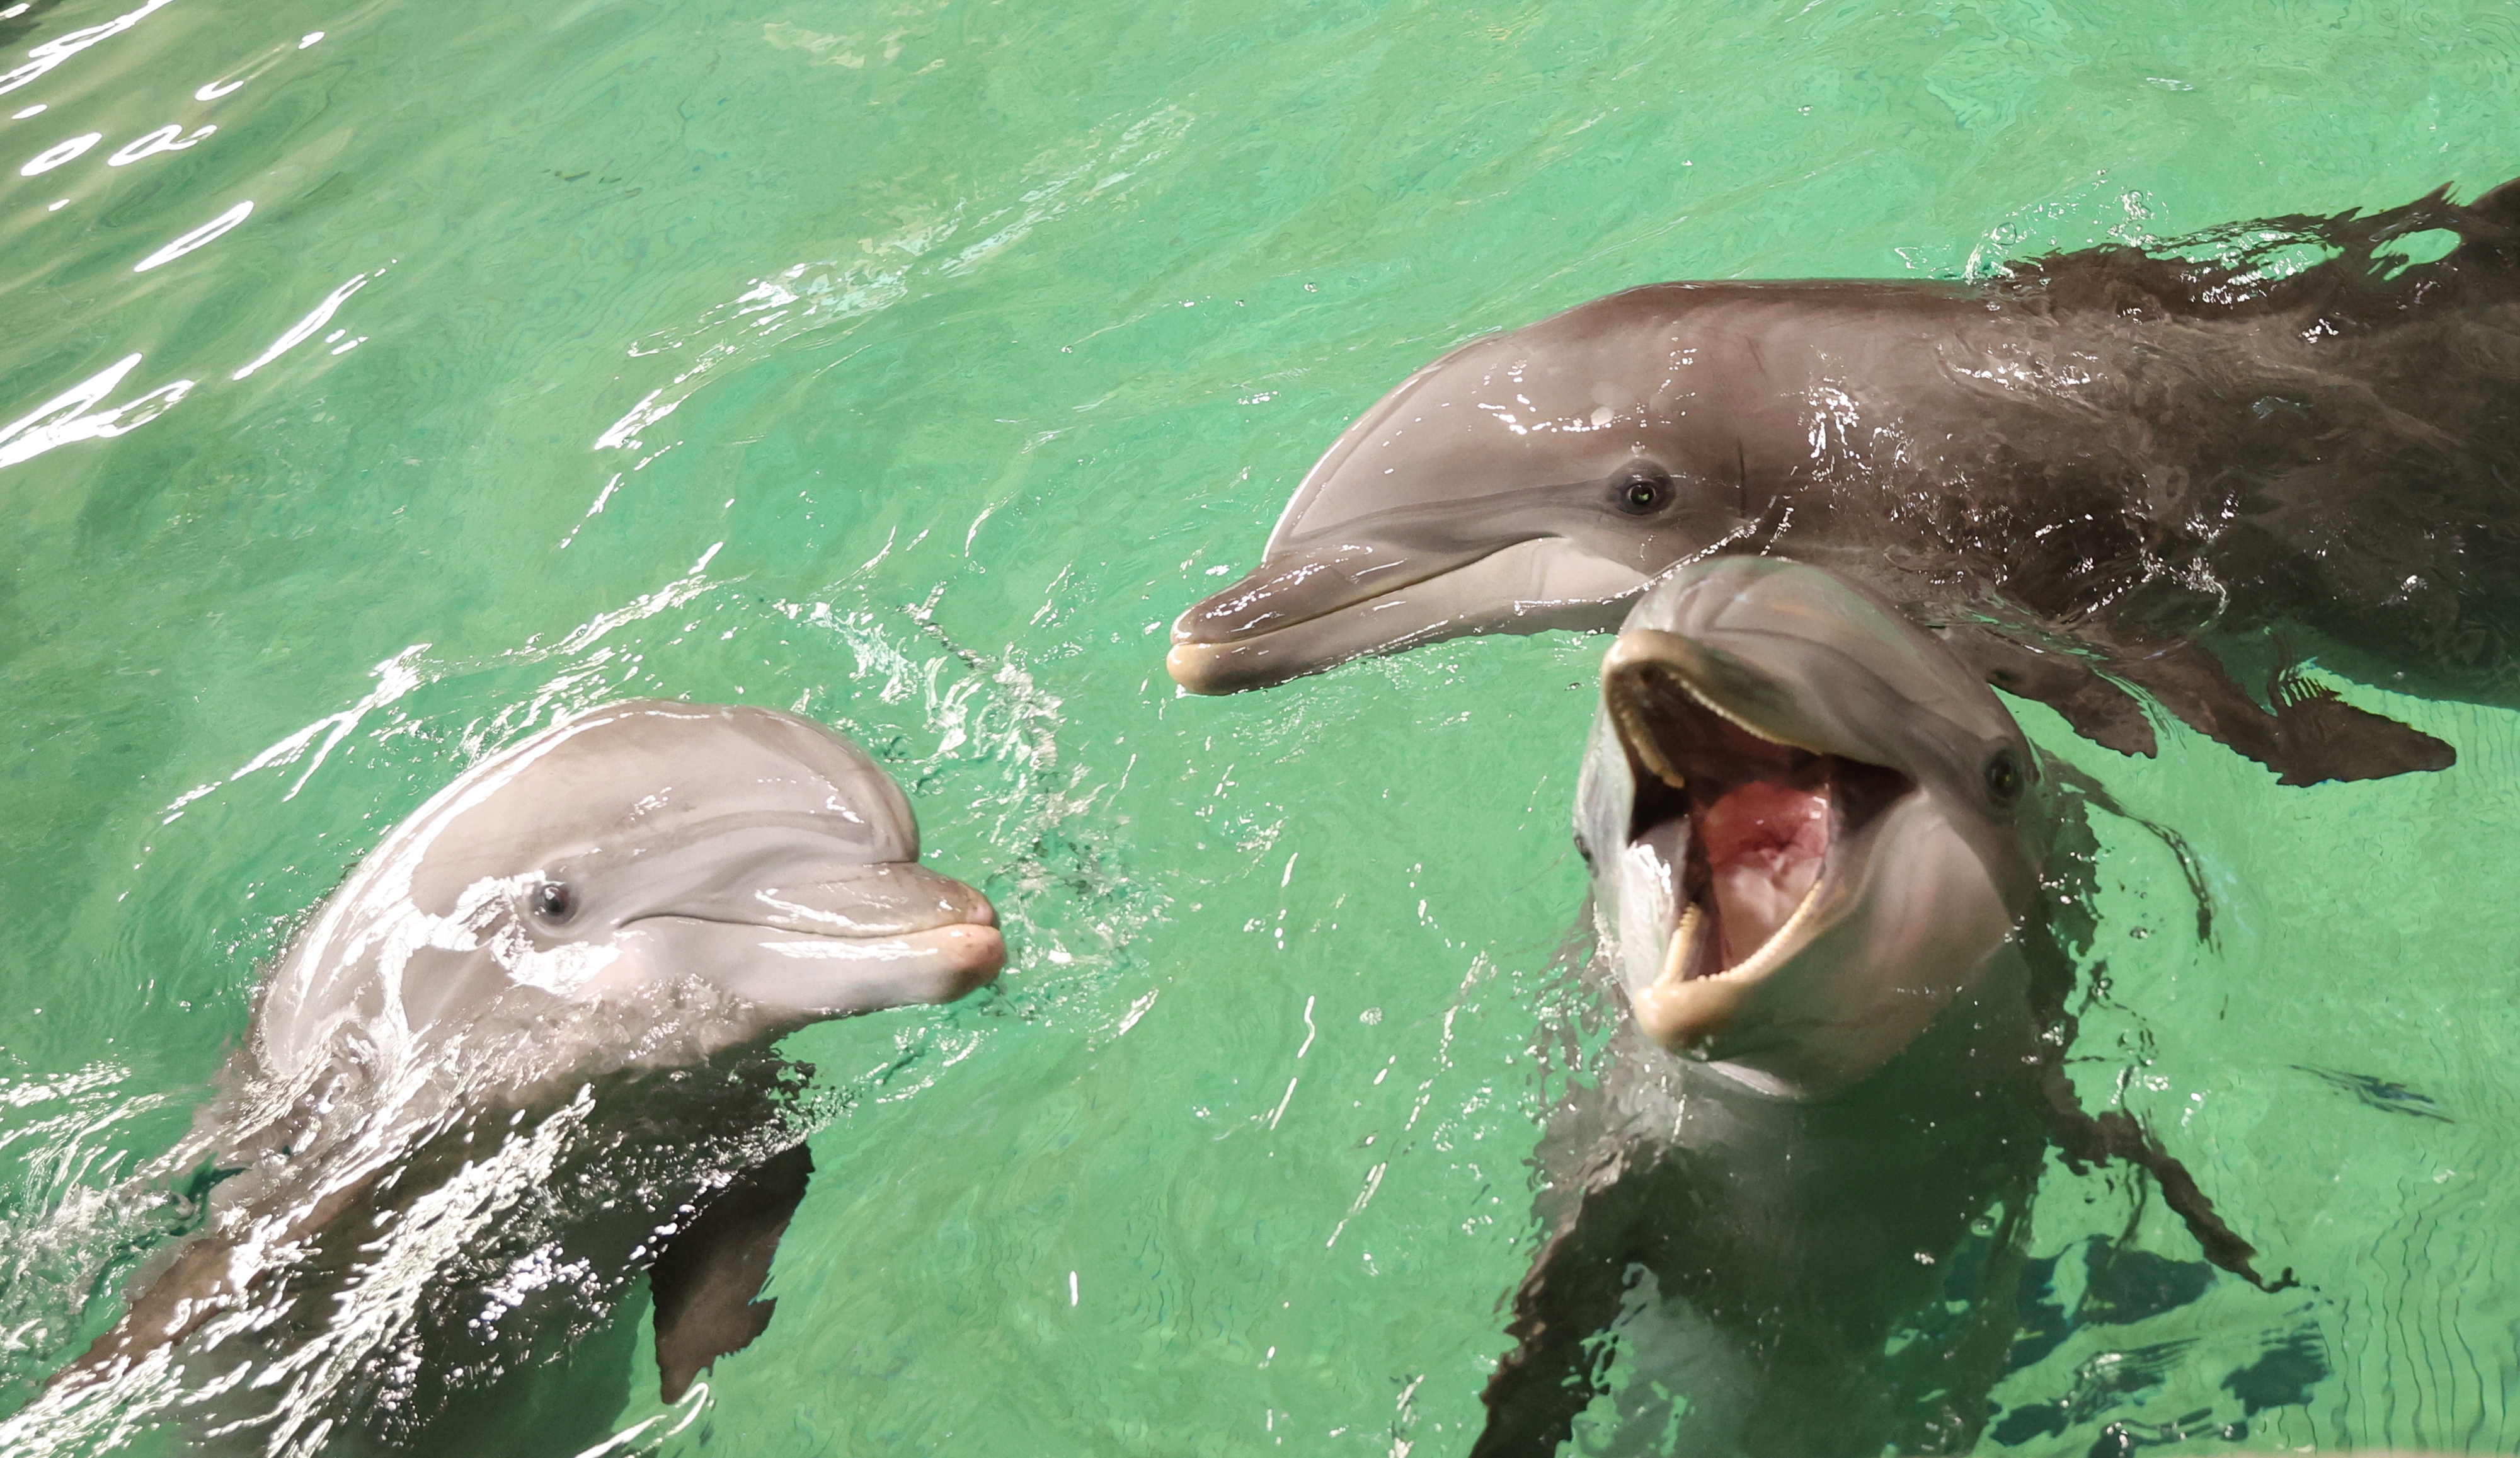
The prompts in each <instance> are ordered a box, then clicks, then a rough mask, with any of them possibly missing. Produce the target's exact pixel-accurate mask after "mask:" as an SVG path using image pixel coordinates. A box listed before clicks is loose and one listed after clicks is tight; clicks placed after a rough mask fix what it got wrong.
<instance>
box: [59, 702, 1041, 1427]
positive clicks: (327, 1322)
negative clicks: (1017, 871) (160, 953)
mask: <svg viewBox="0 0 2520 1458" xmlns="http://www.w3.org/2000/svg"><path fill="white" fill-rule="evenodd" d="M918 857H919V833H918V828H917V824H916V821H915V820H914V819H913V817H912V814H911V810H910V805H909V802H908V801H907V800H906V799H905V798H904V797H903V795H902V793H901V791H900V789H899V787H897V786H896V785H894V784H893V782H892V781H891V780H890V779H889V778H888V777H887V776H886V775H885V774H884V773H883V771H882V770H881V769H880V768H879V767H878V766H877V764H876V763H875V762H874V761H873V760H872V759H870V758H869V757H868V756H867V755H866V754H865V753H864V752H862V751H860V750H859V749H858V748H856V747H855V746H854V745H851V744H850V743H848V742H847V741H846V740H844V739H842V738H841V737H839V736H838V735H836V734H834V733H832V731H830V730H828V729H825V728H823V727H822V726H820V725H817V724H814V723H812V722H810V721H808V720H805V719H802V718H798V717H796V716H794V715H792V714H787V713H780V712H775V711H772V710H769V709H763V708H754V707H729V706H711V705H696V704H680V703H669V702H661V701H634V702H624V703H617V704H612V705H607V706H603V707H600V708H595V709H591V710H588V711H586V712H584V713H581V714H578V715H576V716H574V717H572V718H569V719H568V720H566V721H565V722H562V723H561V724H558V725H556V726H554V727H552V728H550V729H547V730H544V731H543V732H541V733H539V734H536V735H534V736H533V737H531V738H530V739H527V740H525V741H524V742H522V743H520V744H518V745H516V746H515V747H513V748H511V749H509V750H507V751H505V752H501V753H498V754H496V755H494V756H492V757H491V758H489V759H487V760H485V761H483V762H481V763H479V764H477V765H475V766H473V767H472V769H470V770H468V771H466V772H465V773H464V774H463V775H461V776H460V777H458V778H457V779H456V780H455V781H454V782H453V783H452V784H450V785H448V786H447V787H446V788H445V789H443V790H441V791H439V792H438V793H437V794H436V795H435V796H434V797H431V798H430V799H429V800H428V801H427V803H426V804H424V805H423V806H421V808H420V809H419V810H417V811H416V812H414V813H413V815H412V816H411V817H410V818H409V819H408V820H406V821H405V822H403V823H402V824H401V825H400V826H398V827H397V828H396V829H395V830H394V831H392V832H391V833H390V834H389V835H387V836H386V837H385V839H384V841H383V842H382V843H381V844H379V845H378V847H377V848H376V849H375V851H374V852H372V853H371V854H370V855H369V856H368V857H367V858H366V859H365V861H364V862H362V863H361V864H360V865H359V866H358V867H357V868H356V869H355V870H354V871H353V872H352V873H351V874H350V876H349V877H348V878H347V879H346V880H345V881H344V882H343V884H342V885H341V886H340V887H339V888H337V890H336V891H335V892H334V893H333V894H332V895H331V896H330V897H328V898H327V899H326V900H325V901H324V902H323V903H322V904H321V905H320V906H319V907H318V908H317V909H316V910H315V912H314V913H313V915H312V916H311V918H310V919H309V920H308V921H307V923H306V924H305V925H304V926H303V928H302V929H301V930H300V931H299V933H298V934H297V935H296V936H295V938H294V939H293V942H292V943H291V944H290V946H289V947H288V949H287V950H286V951H285V952H284V953H283V955H282V956H281V958H280V959H279V961H278V962H277V963H276V964H275V965H274V966H273V968H272V969H271V971H270V973H269V974H268V976H267V977H266V979H265V980H264V981H263V983H262V985H261V987H260V989H259V992H258V994H257V996H256V999H255V1003H254V1009H253V1015H252V1019H251V1023H250V1026H249V1028H248V1032H247V1035H246V1038H245V1041H244V1044H243V1046H242V1047H241V1048H240V1049H239V1051H238V1053H237V1054H236V1056H235V1058H234V1059H233V1060H232V1061H231V1066H230V1068H229V1070H228V1071H227V1072H226V1073H225V1074H224V1075H223V1077H222V1080H221V1083H222V1088H221V1091H220V1093H219V1095H218V1096H217V1097H216V1098H215V1099H214V1100H213V1101H212V1102H211V1103H209V1104H208V1105H207V1106H205V1107H204V1108H203V1110H202V1111H201V1112H200V1114H199V1115H198V1116H196V1119H195V1124H194V1129H193V1132H192V1134H191V1135H190V1136H189V1137H187V1138H186V1139H185V1140H184V1141H182V1142H181V1143H180V1144H179V1145H178V1146H177V1148H175V1149H174V1150H173V1151H172V1152H170V1153H169V1154H167V1155H166V1156H164V1157H163V1158H162V1159H160V1160H158V1162H156V1164H155V1166H154V1168H153V1170H152V1171H150V1176H151V1177H153V1178H154V1179H155V1180H156V1182H157V1183H158V1186H159V1187H160V1188H162V1187H164V1186H166V1185H169V1184H173V1185H181V1184H182V1183H183V1182H184V1180H185V1178H186V1176H187V1173H188V1172H193V1182H194V1184H195V1185H197V1186H198V1185H201V1184H203V1183H211V1184H212V1188H210V1189H209V1190H208V1191H207V1194H206V1198H205V1199H203V1200H202V1201H201V1203H200V1207H199V1208H198V1209H196V1211H195V1212H194V1214H193V1217H192V1220H191V1224H192V1225H193V1226H195V1227H196V1231H197V1233H194V1234H192V1235H191V1236H190V1238H189V1239H188V1240H186V1241H184V1242H182V1243H181V1244H180V1245H177V1246H175V1247H174V1248H173V1249H171V1250H169V1251H166V1252H164V1253H161V1254H160V1256H159V1257H158V1259H157V1260H155V1261H154V1262H152V1263H151V1265H149V1266H147V1267H144V1269H143V1272H142V1274H141V1276H140V1278H139V1279H138V1280H136V1281H135V1283H134V1288H133V1289H134V1292H135V1294H134V1296H133V1297H132V1299H131V1301H130V1303H129V1308H128V1310H127V1312H126V1313H125V1314H124V1315H123V1317H122V1318H121V1320H120V1321H119V1322H117V1323H116V1324H115V1325H114V1327H113V1328H112V1330H111V1331H109V1332H107V1333H106V1334H105V1335H104V1336H102V1337H100V1338H98V1339H97V1341H96V1343H95V1344H94V1346H93V1347H92V1348H91V1349H90V1350H89V1351H88V1353H87V1355H86V1356H84V1357H82V1358H81V1359H80V1360H79V1361H78V1362H77V1363H75V1364H73V1365H72V1366H71V1368H70V1369H68V1370H67V1371H66V1372H65V1373H64V1374H63V1375H62V1376H61V1377H59V1378H57V1379H56V1381H55V1383H54V1385H53V1389H52V1390H50V1391H48V1392H47V1393H46V1394H45V1395H44V1398H43V1399H40V1400H39V1403H38V1404H37V1405H38V1406H42V1405H44V1404H45V1403H52V1404H54V1405H55V1406H56V1408H59V1409H83V1410H86V1411H88V1412H90V1413H93V1412H95V1411H97V1410H99V1409H101V1408H106V1407H129V1406H132V1405H133V1404H138V1405H139V1406H141V1407H143V1408H146V1407H147V1406H149V1405H150V1404H152V1403H158V1404H159V1405H162V1404H163V1403H164V1402H166V1401H174V1400H180V1401H182V1402H183V1403H185V1404H187V1405H192V1404H196V1403H198V1402H199V1401H201V1400H203V1399H202V1397H201V1395H200V1391H201V1390H203V1389H205V1388H206V1389H207V1390H212V1392H213V1395H216V1394H217V1393H218V1392H221V1391H224V1389H222V1388H221V1387H220V1384H221V1383H224V1384H226V1386H227V1387H230V1388H234V1387H236V1384H237V1382H238V1380H239V1379H238V1378H237V1377H231V1376H227V1375H226V1374H229V1373H231V1372H232V1371H233V1372H237V1373H239V1374H242V1373H243V1372H244V1371H246V1370H248V1369H250V1370H252V1371H253V1372H254V1374H255V1375H254V1380H253V1381H251V1382H248V1383H246V1384H245V1385H244V1387H243V1388H240V1389H238V1392H239V1394H243V1393H245V1392H248V1391H250V1390H260V1389H268V1390H271V1391H272V1392H273V1393H274V1398H273V1400H272V1401H271V1402H270V1403H269V1404H268V1407H267V1410H265V1411H262V1412H260V1413H259V1414H257V1415H256V1416H255V1417H254V1419H253V1421H252V1422H251V1423H240V1422H238V1421H237V1420H236V1419H234V1416H233V1414H232V1413H231V1412H230V1411H229V1408H228V1407H220V1406H218V1405H217V1404H213V1406H214V1410H216V1411H217V1412H218V1413H219V1414H220V1416H221V1417H222V1418H223V1419H226V1420H228V1421H230V1422H231V1424H232V1425H234V1426H240V1427H248V1428H250V1427H253V1426H255V1425H256V1424H259V1425H265V1426H267V1428H268V1432H267V1433H263V1434H261V1435H258V1436H257V1438H256V1440H257V1441H262V1442H263V1443H264V1448H263V1450H265V1451H269V1452H272V1453H280V1452H300V1451H304V1452H312V1451H315V1450H316V1449H317V1448H318V1447H321V1446H322V1445H323V1443H324V1442H325V1440H326V1436H327V1434H328V1432H329V1431H331V1430H332V1429H334V1428H336V1427H339V1428H342V1429H343V1430H345V1431H347V1430H351V1429H356V1428H359V1427H362V1426H364V1427H365V1428H366V1429H368V1430H370V1431H371V1432H372V1433H382V1435H383V1437H385V1438H387V1439H404V1438H408V1437H409V1435H411V1434H412V1433H414V1432H417V1431H420V1430H423V1429H425V1428H426V1426H427V1423H428V1421H430V1420H431V1419H432V1418H433V1417H434V1416H436V1415H437V1414H436V1411H435V1409H440V1408H443V1406H444V1405H445V1402H446V1401H447V1400H449V1399H450V1396H451V1395H460V1392H459V1390H460V1389H461V1388H462V1387H463V1384H464V1382H465V1381H467V1380H473V1381H478V1380H482V1379H483V1378H484V1377H485V1376H497V1375H500V1374H501V1373H504V1372H515V1371H518V1370H529V1369H530V1368H531V1367H532V1366H534V1365H536V1364H538V1363H541V1362H547V1361H550V1360H552V1359H554V1356H555V1353H553V1352H552V1351H550V1350H538V1349H534V1348H535V1346H536V1343H537V1341H538V1340H540V1339H541V1338H544V1337H548V1336H549V1334H550V1332H552V1331H555V1330H557V1331H559V1332H560V1333H561V1334H562V1340H564V1341H565V1340H573V1339H574V1338H575V1337H577V1336H581V1335H583V1334H584V1333H586V1332H587V1331H590V1330H593V1329H595V1328H596V1327H597V1326H599V1325H601V1324H602V1323H603V1321H604V1320H605V1319H606V1318H607V1316H608V1314H609V1307H610V1305H611V1304H612V1302H613V1300H614V1299H616V1298H618V1297H619V1296H620V1295H621V1294H623V1291H624V1288H625V1287H627V1286H628V1285H629V1283H630V1282H631V1281H632V1280H633V1279H634V1278H635V1276H636V1275H637V1274H638V1272H639V1271H641V1270H648V1271H649V1274H650V1275H651V1284H652V1291H653V1294H654V1297H655V1301H656V1319H655V1332H656V1357H657V1363H658V1367H659V1369H660V1372H661V1374H662V1379H663V1385H664V1387H665V1389H666V1395H667V1398H668V1400H671V1399H673V1398H676V1397H679V1396H680V1395H681V1390H682V1389H683V1388H684V1387H686V1386H688V1385H689V1384H690V1383H691V1381H692V1380H693V1378H694V1376H695V1375H696V1374H697V1371H698V1370H699V1369H700V1368H702V1367H705V1366H707V1365H708V1364H709V1363H710V1362H711V1361H712V1360H714V1359H715V1358H716V1357H717V1356H720V1355H723V1354H725V1353H726V1352H728V1351H732V1350H735V1349H737V1348H738V1347H741V1346H742V1345H743V1344H745V1343H747V1342H749V1341H750V1340H751V1338H752V1337H753V1336H754V1335H756V1334H757V1333H758V1332H759V1330H760V1328H761V1325H762V1324H763V1322H765V1321H766V1320H767V1317H768V1308H767V1305H766V1304H763V1303H753V1302H752V1300H751V1299H752V1297H753V1296H754V1295H756V1294H757V1293H758V1292H759V1290H760V1288H761V1284H762V1281H763V1279H764V1278H765V1277H766V1275H767V1273H768V1265H769V1258H770V1253H771V1250H772V1248H773V1247H775V1245H776V1243H777V1240H778V1238H779V1235H780V1232H781V1231H782V1230H783V1229H784V1228H785V1226H786V1224H787V1214H788V1212H789V1211H791V1210H792V1209H793V1208H794V1207H795V1204H796V1202H797V1200H798V1199H800V1198H801V1196H802V1194H803V1188H804V1186H803V1181H804V1176H805V1173H806V1172H807V1171H808V1170H809V1169H810V1167H811V1164H810V1161H809V1160H808V1159H807V1158H806V1156H805V1152H804V1149H803V1147H802V1144H801V1139H802V1136H803V1134H804V1133H805V1132H808V1131H807V1130H806V1129H804V1128H796V1127H792V1126H790V1125H788V1124H787V1123H783V1122H782V1108H783V1105H782V1099H781V1091H780V1089H779V1087H778V1086H777V1085H779V1084H780V1083H781V1082H782V1081H783V1079H784V1080H785V1081H787V1082H788V1083H791V1084H792V1083H793V1082H794V1081H795V1079H794V1076H793V1075H794V1066H792V1065H785V1064H781V1063H780V1062H779V1061H777V1060H776V1059H775V1058H774V1057H773V1056H771V1055H770V1054H769V1053H768V1052H767V1044H768V1043H769V1041H770V1040H771V1039H773V1038H776V1037H777V1036H779V1035H781V1034H783V1033H786V1032H788V1031H791V1030H793V1029H796V1028H799V1027H803V1026H805V1025H809V1024H812V1023H815V1022H819V1021H822V1020H825V1019H830V1018H838V1017H845V1016H849V1015H851V1014H857V1013H866V1012H873V1011H876V1010H878V1009H883V1008H892V1007H899V1006H904V1005H908V1004H915V1003H942V1002H948V1001H951V1000H953V999H955V998H957V997H960V996H962V995H963V994H965V993H967V992H968V991H970V990H972V989H973V988H974V987H977V986H979V985H980V984H982V983H984V982H986V981H987V980H990V979H991V978H992V977H994V976H995V975H996V973H997V971H998V969H999V968H1000V966H1001V965H1002V964H1003V963H1004V961H1005V942H1004V939H1003V937H1002V935H1001V934H1000V933H999V931H998V929H997V926H996V916H995V913H994V911H993V910H992V908H991V907H990V905H989V903H988V901H987V900H986V899H985V898H984V897H982V896H981V895H980V893H979V892H978V891H976V890H973V889H972V888H969V887H967V886H965V885H963V884H962V883H960V882H957V881H953V880H950V879H948V878H946V877H944V876H941V875H938V874H936V873H934V872H932V871H928V870H926V869H924V868H922V866H920V864H919V863H918ZM790 1091H791V1092H792V1090H790ZM520 1309H521V1310H522V1311H523V1313H524V1314H523V1315H521V1316H519V1315H517V1312H518V1311H519V1310H520ZM555 1313H556V1314H555ZM512 1328H514V1329H517V1331H521V1335H517V1331H512V1330H510V1329H512ZM179 1369H180V1370H182V1371H185V1372H189V1374H190V1376H189V1378H188V1379H187V1381H186V1383H185V1387H186V1388H187V1390H191V1391H192V1393H193V1394H192V1395H189V1396H181V1397H180V1398H179V1397H178V1396H177V1395H176V1393H175V1392H174V1391H173V1390H172V1389H171V1388H170V1386H169V1385H170V1384H172V1383H174V1382H175V1380H176V1376H177V1375H178V1373H179ZM204 1374H215V1375H217V1376H216V1380H215V1381H214V1380H212V1379H211V1378H210V1377H205V1376H204ZM222 1400H223V1401H227V1400H229V1399H224V1398H223V1399H222ZM233 1405H234V1404H233V1401H229V1406H233ZM607 1411H608V1410H607ZM55 1416H56V1417H57V1418H59V1419H60V1420H61V1421H62V1423H63V1424H65V1425H67V1427H75V1426H77V1425H76V1424H75V1423H74V1422H71V1421H70V1419H71V1418H74V1417H75V1413H64V1412H57V1413H56V1414H55ZM599 1416H600V1415H599ZM29 1419H30V1414H21V1416H20V1419H19V1420H13V1424H12V1425H11V1426H20V1425H22V1423H23V1422H25V1421H27V1420H29ZM48 1421H49V1420H48ZM22 1436H23V1435H22ZM266 1439H267V1441H266Z"/></svg>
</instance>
